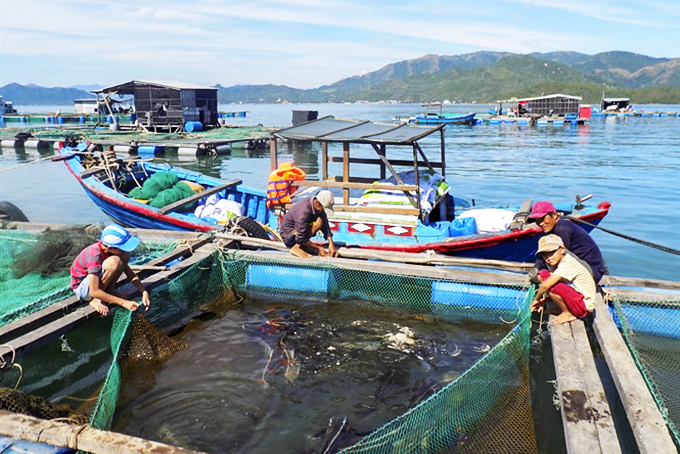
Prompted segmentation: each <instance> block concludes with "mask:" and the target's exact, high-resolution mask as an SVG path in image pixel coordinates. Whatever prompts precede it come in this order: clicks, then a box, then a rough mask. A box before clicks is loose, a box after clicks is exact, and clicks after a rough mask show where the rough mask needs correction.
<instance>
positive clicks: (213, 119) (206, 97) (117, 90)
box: [92, 80, 219, 132]
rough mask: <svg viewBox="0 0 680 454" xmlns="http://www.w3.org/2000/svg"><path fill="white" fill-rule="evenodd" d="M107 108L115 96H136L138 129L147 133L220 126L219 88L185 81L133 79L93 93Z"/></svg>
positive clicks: (195, 129)
mask: <svg viewBox="0 0 680 454" xmlns="http://www.w3.org/2000/svg"><path fill="white" fill-rule="evenodd" d="M92 93H95V94H96V95H97V100H100V95H102V96H103V100H102V101H103V102H104V103H105V104H107V105H109V104H110V102H111V97H112V96H113V95H116V96H119V97H121V98H122V97H124V96H125V95H128V96H130V95H131V96H133V97H134V108H135V113H136V119H137V125H138V127H140V128H142V129H144V130H146V131H153V132H159V131H164V132H165V131H167V132H179V131H181V130H187V131H190V132H191V131H200V130H202V129H204V128H210V127H217V126H219V123H218V116H217V88H215V87H206V86H202V85H196V84H191V83H186V82H161V81H141V80H133V81H130V82H126V83H123V84H119V85H113V86H110V87H105V88H101V89H99V90H94V91H92Z"/></svg>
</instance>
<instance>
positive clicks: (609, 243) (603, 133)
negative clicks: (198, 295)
mask: <svg viewBox="0 0 680 454" xmlns="http://www.w3.org/2000/svg"><path fill="white" fill-rule="evenodd" d="M636 107H637V108H644V109H645V111H647V112H651V111H663V112H671V111H675V112H677V111H678V110H680V106H677V105H649V106H636ZM57 108H58V106H41V107H38V106H36V107H34V108H32V109H31V110H33V111H35V112H50V111H56V109H57ZM488 108H489V106H488V105H465V106H458V105H456V106H449V107H448V108H447V109H446V110H447V111H451V112H454V111H458V112H466V111H469V110H473V111H477V112H485V111H486V110H487V109H488ZM293 109H295V110H317V111H318V112H319V116H324V115H335V116H336V117H341V118H351V119H361V120H371V121H385V122H391V121H392V119H393V118H394V117H397V116H408V115H412V114H415V113H418V112H421V111H422V110H423V108H421V107H420V106H419V105H413V104H396V105H389V104H386V105H382V104H369V105H358V104H351V105H345V104H309V105H245V104H243V105H227V106H221V107H220V110H222V111H247V112H248V116H247V117H246V118H242V119H241V118H234V119H228V120H229V121H230V122H231V124H233V125H237V126H245V125H257V124H262V125H264V126H271V127H278V126H288V125H290V124H291V120H292V113H291V110H293ZM62 111H64V112H67V111H68V108H66V107H62ZM0 135H1V130H0ZM423 145H424V149H425V150H426V151H427V152H429V153H436V152H437V150H438V140H437V139H435V138H433V139H431V140H429V141H425V142H424V144H423ZM354 150H355V149H353V155H356V156H362V155H364V154H365V155H370V154H371V153H372V151H371V150H364V149H361V148H356V150H355V151H354ZM392 150H394V151H392ZM446 150H447V158H446V159H447V170H446V171H447V175H448V180H449V183H450V184H451V185H452V186H453V194H454V195H456V196H457V197H462V198H466V199H475V201H476V202H477V203H478V204H486V203H492V204H503V203H513V204H519V203H521V202H522V200H524V199H526V198H532V199H534V200H545V199H549V200H552V201H555V202H572V201H574V200H575V197H576V195H577V194H578V195H586V194H593V199H592V201H594V202H595V203H599V202H600V201H609V202H611V204H612V207H611V210H610V214H609V215H608V216H607V217H606V218H605V219H604V221H603V222H602V224H601V225H602V227H605V228H608V229H610V230H614V231H616V232H620V233H624V234H626V235H629V236H632V237H636V238H640V239H643V240H646V241H650V242H654V243H658V244H661V245H664V246H667V247H670V248H674V249H680V118H678V117H667V118H658V117H649V118H641V117H633V118H615V117H608V118H598V117H594V118H593V119H592V121H591V122H590V124H588V125H584V126H579V127H573V128H572V127H569V126H565V127H560V128H552V127H547V128H535V127H517V126H514V125H481V126H471V127H468V126H450V127H447V129H446ZM331 152H333V151H331ZM0 153H1V154H0V169H4V168H8V167H12V166H15V165H17V164H20V163H25V162H29V161H32V160H35V159H38V158H40V157H41V155H40V154H38V152H36V151H32V150H25V151H23V150H13V149H6V148H3V149H1V150H0ZM388 154H389V155H390V156H395V157H398V156H400V155H403V156H404V157H408V158H411V157H412V155H411V151H410V150H406V151H397V150H395V149H390V150H388ZM166 158H167V159H168V160H170V161H171V162H172V163H173V164H175V165H180V166H183V167H187V168H191V169H194V170H198V171H201V172H204V173H207V174H210V175H213V176H218V177H221V178H224V179H230V178H241V179H242V180H243V181H244V182H245V183H246V184H248V185H249V186H252V187H258V188H261V189H264V188H266V185H267V179H268V176H269V172H270V169H269V153H268V151H263V152H256V153H247V154H246V153H245V152H243V151H240V152H234V153H232V155H231V156H224V157H217V158H215V157H202V158H195V157H177V156H172V155H170V156H166ZM286 159H292V160H294V161H295V162H296V164H297V165H299V166H300V167H302V168H303V169H304V170H305V171H306V172H307V174H308V175H309V177H310V178H316V177H319V174H320V165H319V164H320V158H319V153H318V149H317V148H303V149H296V150H293V151H291V152H289V153H288V154H287V155H286V154H285V153H284V155H283V156H282V157H281V158H280V160H286ZM330 170H331V173H333V172H338V173H339V171H340V169H339V168H335V169H334V168H333V167H332V166H331V169H330ZM357 170H358V171H357V174H358V175H361V173H362V172H361V171H360V170H359V169H357ZM352 171H353V173H354V171H355V170H354V168H353V170H352ZM365 176H369V174H366V175H365ZM0 199H2V200H8V201H11V202H12V203H14V204H15V205H17V206H18V207H19V208H21V209H22V210H23V211H24V212H25V213H26V215H27V216H28V218H29V219H30V220H31V221H36V222H55V223H92V222H107V221H108V219H107V218H106V216H104V215H103V214H102V213H101V212H100V211H99V209H98V208H97V207H96V206H95V205H94V204H93V203H92V202H91V201H90V200H89V198H88V197H87V196H86V195H85V193H84V191H83V190H82V189H81V188H80V186H79V185H78V184H77V182H76V181H75V179H74V178H73V177H72V176H71V175H70V174H69V173H68V172H67V171H66V169H65V167H64V165H63V164H62V163H53V162H50V161H46V162H40V163H36V164H31V165H29V166H24V167H21V168H17V169H12V170H8V171H6V172H2V173H0ZM592 201H591V202H592ZM593 237H594V238H595V240H596V241H597V242H598V244H599V245H600V247H601V249H602V250H603V253H604V256H605V259H606V260H607V263H608V264H609V268H610V271H611V272H612V274H616V275H623V276H636V277H646V278H658V279H669V280H680V257H679V256H677V255H671V254H669V253H666V252H662V251H658V250H655V249H651V248H648V247H645V246H642V245H639V244H637V243H633V242H631V241H628V240H625V239H623V238H619V237H616V236H613V235H611V234H608V233H604V232H602V231H595V232H594V233H593Z"/></svg>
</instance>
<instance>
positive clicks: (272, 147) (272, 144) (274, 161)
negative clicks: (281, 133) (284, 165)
mask: <svg viewBox="0 0 680 454" xmlns="http://www.w3.org/2000/svg"><path fill="white" fill-rule="evenodd" d="M277 152H278V150H277V144H276V136H275V135H274V134H272V135H271V137H270V138H269V153H270V154H271V167H272V169H271V171H272V172H273V171H274V170H276V169H277V168H278V167H279V163H278V157H277V155H276V153H277Z"/></svg>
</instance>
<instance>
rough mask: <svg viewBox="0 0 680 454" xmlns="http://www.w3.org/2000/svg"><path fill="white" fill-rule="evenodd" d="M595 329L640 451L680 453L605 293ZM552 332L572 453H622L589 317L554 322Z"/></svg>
mask: <svg viewBox="0 0 680 454" xmlns="http://www.w3.org/2000/svg"><path fill="white" fill-rule="evenodd" d="M593 328H594V330H595V333H596V336H597V340H598V344H599V346H600V348H601V349H602V352H603V353H604V356H605V359H606V362H607V367H608V368H609V371H610V373H611V375H612V377H613V378H614V383H615V384H616V389H617V392H618V395H619V397H620V399H621V401H622V403H623V407H624V408H625V411H626V416H627V418H628V422H629V423H630V426H631V428H632V431H633V435H634V436H635V440H636V442H637V445H638V449H639V451H640V453H641V454H657V453H669V454H672V453H675V452H677V450H676V448H675V445H674V443H673V439H672V438H671V435H670V433H669V431H668V428H667V426H666V423H665V421H664V419H663V417H662V415H661V412H660V411H659V408H658V407H657V405H656V403H655V402H654V399H653V398H652V395H651V393H650V392H649V389H648V388H647V385H646V384H645V381H644V379H643V378H642V374H641V373H640V371H639V369H638V368H637V366H636V365H635V362H634V360H633V357H632V355H631V353H630V350H629V349H628V347H627V346H626V344H625V342H624V340H623V337H622V336H621V333H620V332H619V330H618V328H617V327H616V324H615V323H614V320H613V319H612V316H611V314H610V312H609V308H608V307H607V306H606V305H605V304H604V302H603V301H602V298H601V297H600V298H598V301H597V304H596V309H595V315H594V317H593ZM550 335H551V339H552V347H553V358H554V363H555V372H556V376H557V379H556V381H557V394H558V398H559V401H560V411H561V413H562V423H563V425H564V435H565V440H566V443H567V452H568V453H569V454H600V453H601V454H616V453H621V452H622V449H621V446H620V445H619V437H618V436H617V431H616V427H615V425H614V420H613V418H612V414H611V409H610V406H609V402H608V401H607V397H606V396H605V392H604V387H603V385H602V381H601V379H600V375H599V373H598V371H597V369H596V367H595V360H594V356H593V355H594V353H593V351H592V350H591V345H590V342H589V340H588V336H587V334H586V329H585V326H584V323H583V321H581V320H577V321H573V322H571V323H568V324H565V325H550Z"/></svg>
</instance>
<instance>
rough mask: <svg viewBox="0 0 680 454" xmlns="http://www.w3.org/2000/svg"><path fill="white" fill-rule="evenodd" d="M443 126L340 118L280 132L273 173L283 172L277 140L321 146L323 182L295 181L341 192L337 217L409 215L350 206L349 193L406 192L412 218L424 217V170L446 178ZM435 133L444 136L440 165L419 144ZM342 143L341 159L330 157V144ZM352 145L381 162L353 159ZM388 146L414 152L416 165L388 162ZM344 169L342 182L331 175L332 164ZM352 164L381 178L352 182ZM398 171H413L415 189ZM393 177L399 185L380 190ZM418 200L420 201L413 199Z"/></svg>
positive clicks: (273, 145) (274, 145) (273, 154)
mask: <svg viewBox="0 0 680 454" xmlns="http://www.w3.org/2000/svg"><path fill="white" fill-rule="evenodd" d="M444 126H445V125H443V124H439V125H433V126H415V125H411V124H400V125H395V124H389V123H373V122H370V121H359V120H347V119H340V118H335V117H334V116H332V115H329V116H326V117H323V118H320V119H318V120H313V121H310V122H307V123H303V124H300V125H297V126H291V127H289V128H284V129H279V130H278V131H274V132H272V134H271V139H272V140H270V147H271V169H272V171H274V170H276V169H277V168H278V156H277V154H278V144H277V140H276V139H283V140H297V141H305V142H320V143H321V153H322V155H321V163H322V164H321V176H322V180H321V181H296V182H295V185H296V186H314V187H325V188H342V191H343V204H342V205H335V206H334V208H333V209H334V210H335V211H355V212H356V211H364V210H362V208H367V209H368V210H370V211H371V212H373V213H383V214H406V212H405V210H404V209H402V208H399V209H397V208H389V207H382V208H380V207H356V206H350V204H349V190H350V189H390V190H397V191H403V192H404V194H405V195H406V197H407V198H408V199H409V201H410V202H411V205H412V208H411V212H410V213H408V214H415V215H417V216H421V215H422V212H421V207H420V198H419V197H418V196H417V194H418V188H419V184H420V183H419V181H420V176H419V173H420V172H419V167H427V168H428V169H429V170H430V171H433V172H434V171H435V168H437V169H439V170H438V171H439V172H440V174H441V175H442V177H444V176H445V172H446V160H445V150H444V142H445V141H444ZM435 132H439V133H440V141H439V142H440V150H441V155H440V160H439V161H437V160H436V159H431V158H429V159H428V157H427V156H425V153H424V152H423V150H422V148H421V147H420V145H419V144H418V141H419V140H420V139H422V138H424V137H427V136H429V135H430V134H433V133H435ZM329 143H342V156H329V154H328V144H329ZM353 144H368V145H371V146H372V147H373V150H374V151H375V152H376V154H377V159H367V158H351V157H350V147H351V145H353ZM387 146H402V147H403V146H410V147H412V149H413V160H405V159H391V160H390V159H387ZM329 162H338V163H340V162H341V163H342V164H343V166H342V168H343V174H342V175H341V176H329V175H328V163H329ZM350 164H363V165H376V166H378V167H379V173H378V172H376V173H377V175H376V176H375V177H373V178H365V177H352V176H351V175H350ZM394 166H409V167H411V168H412V169H413V170H414V174H415V185H406V184H404V182H403V181H402V179H401V177H400V176H399V173H398V172H397V171H396V170H395V168H394ZM387 171H389V172H390V173H391V174H392V176H393V177H394V179H395V180H396V181H397V184H396V185H391V184H377V183H376V180H384V179H385V178H386V177H387ZM414 194H415V195H416V196H415V197H414ZM440 208H441V209H442V210H443V212H444V213H446V205H445V203H441V204H440Z"/></svg>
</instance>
